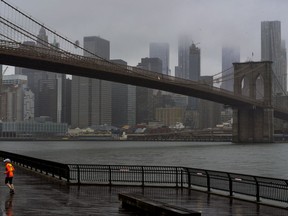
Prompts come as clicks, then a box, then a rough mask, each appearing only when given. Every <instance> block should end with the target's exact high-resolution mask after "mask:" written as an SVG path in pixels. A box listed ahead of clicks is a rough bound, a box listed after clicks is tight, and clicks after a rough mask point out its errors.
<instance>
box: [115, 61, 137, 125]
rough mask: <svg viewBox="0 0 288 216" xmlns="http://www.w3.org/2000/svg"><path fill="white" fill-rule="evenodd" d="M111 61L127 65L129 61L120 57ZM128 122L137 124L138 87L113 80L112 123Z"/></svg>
mask: <svg viewBox="0 0 288 216" xmlns="http://www.w3.org/2000/svg"><path fill="white" fill-rule="evenodd" d="M111 61H112V62H114V63H116V64H122V65H126V66H127V62H125V61H123V60H120V59H117V60H116V59H115V60H111ZM126 124H128V125H135V124H136V87H135V86H132V85H127V84H123V83H116V82H112V125H113V126H117V127H119V126H123V125H126Z"/></svg>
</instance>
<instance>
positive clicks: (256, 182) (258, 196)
mask: <svg viewBox="0 0 288 216" xmlns="http://www.w3.org/2000/svg"><path fill="white" fill-rule="evenodd" d="M254 180H255V185H256V201H257V202H260V187H259V182H258V181H257V178H256V177H254Z"/></svg>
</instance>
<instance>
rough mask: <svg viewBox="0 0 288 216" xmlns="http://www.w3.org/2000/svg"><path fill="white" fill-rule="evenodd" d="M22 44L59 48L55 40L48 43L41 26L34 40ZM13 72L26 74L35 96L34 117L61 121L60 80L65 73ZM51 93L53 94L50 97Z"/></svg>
mask: <svg viewBox="0 0 288 216" xmlns="http://www.w3.org/2000/svg"><path fill="white" fill-rule="evenodd" d="M24 44H27V45H30V46H37V47H46V48H47V47H49V48H51V49H57V48H59V43H57V42H56V41H55V40H54V42H53V43H51V44H49V42H48V36H47V34H46V31H45V28H43V27H41V29H40V30H39V34H38V35H37V41H36V43H35V42H34V41H25V42H24ZM15 74H22V75H26V76H27V79H28V84H27V85H28V87H29V88H30V89H31V91H32V92H33V93H34V97H35V103H34V104H35V117H39V116H49V117H51V120H52V121H54V122H59V123H60V122H61V118H62V117H61V115H62V107H63V105H62V80H63V79H64V78H65V74H57V73H52V72H47V71H39V70H33V69H28V68H18V67H16V68H15ZM52 95H54V96H53V97H52Z"/></svg>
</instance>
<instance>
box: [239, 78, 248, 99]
mask: <svg viewBox="0 0 288 216" xmlns="http://www.w3.org/2000/svg"><path fill="white" fill-rule="evenodd" d="M241 95H243V96H249V95H250V85H249V78H248V77H247V76H243V77H242V80H241Z"/></svg>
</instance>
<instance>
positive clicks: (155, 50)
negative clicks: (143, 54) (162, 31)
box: [149, 43, 170, 75]
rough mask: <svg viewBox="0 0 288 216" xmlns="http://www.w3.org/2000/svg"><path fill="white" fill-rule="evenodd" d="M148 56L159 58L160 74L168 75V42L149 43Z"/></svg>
mask: <svg viewBox="0 0 288 216" xmlns="http://www.w3.org/2000/svg"><path fill="white" fill-rule="evenodd" d="M149 57H150V58H159V59H161V61H162V74H165V75H169V71H170V70H169V44H168V43H150V46H149Z"/></svg>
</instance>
